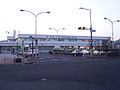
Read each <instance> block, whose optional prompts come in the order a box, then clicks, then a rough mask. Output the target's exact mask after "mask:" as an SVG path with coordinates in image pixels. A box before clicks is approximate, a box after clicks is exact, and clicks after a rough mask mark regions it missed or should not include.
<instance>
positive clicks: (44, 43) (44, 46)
mask: <svg viewBox="0 0 120 90" xmlns="http://www.w3.org/2000/svg"><path fill="white" fill-rule="evenodd" d="M13 35H14V34H13ZM110 39H111V38H110V37H98V36H93V47H94V48H95V49H104V48H109V45H110ZM89 41H90V36H70V35H35V34H18V36H17V37H16V36H13V37H12V36H8V37H7V40H5V41H1V42H0V52H1V53H14V52H15V51H16V50H17V51H20V50H21V46H24V47H25V46H29V47H31V45H33V46H34V47H35V46H36V44H37V46H38V49H39V51H40V50H50V49H53V48H54V47H55V46H59V47H61V48H79V47H89V46H90V42H89Z"/></svg>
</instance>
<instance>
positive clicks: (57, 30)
mask: <svg viewBox="0 0 120 90" xmlns="http://www.w3.org/2000/svg"><path fill="white" fill-rule="evenodd" d="M49 29H51V30H55V31H56V32H57V41H58V32H59V31H60V30H65V28H61V29H55V28H49Z"/></svg>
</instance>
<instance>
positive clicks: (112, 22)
mask: <svg viewBox="0 0 120 90" xmlns="http://www.w3.org/2000/svg"><path fill="white" fill-rule="evenodd" d="M104 19H105V20H108V21H109V22H110V23H111V28H112V49H114V48H115V47H114V31H113V24H114V23H115V22H120V20H115V21H111V20H110V19H108V18H106V17H105V18H104Z"/></svg>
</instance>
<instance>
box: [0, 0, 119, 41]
mask: <svg viewBox="0 0 120 90" xmlns="http://www.w3.org/2000/svg"><path fill="white" fill-rule="evenodd" d="M80 7H84V8H88V9H91V10H92V27H93V29H95V30H96V32H94V33H93V36H111V23H110V22H109V21H107V20H104V17H107V18H109V19H110V20H112V21H115V20H120V0H0V40H4V39H6V37H7V35H8V34H7V33H6V31H9V32H11V33H10V34H9V35H11V34H12V33H13V30H16V31H17V32H19V33H20V34H34V33H35V29H34V28H35V26H34V22H35V20H34V16H33V15H32V14H30V13H28V12H20V9H24V10H28V11H31V12H33V13H35V14H37V13H40V12H46V11H50V12H51V13H50V14H46V13H44V14H40V15H39V16H38V19H37V20H38V30H37V32H38V34H52V35H56V31H55V30H50V29H49V28H56V29H61V28H65V30H60V31H59V35H79V36H90V32H89V31H81V30H78V27H80V26H85V27H87V28H89V26H90V24H89V20H90V18H89V16H90V13H89V11H87V10H80V9H79V8H80ZM114 39H115V40H117V39H120V23H119V22H115V23H114Z"/></svg>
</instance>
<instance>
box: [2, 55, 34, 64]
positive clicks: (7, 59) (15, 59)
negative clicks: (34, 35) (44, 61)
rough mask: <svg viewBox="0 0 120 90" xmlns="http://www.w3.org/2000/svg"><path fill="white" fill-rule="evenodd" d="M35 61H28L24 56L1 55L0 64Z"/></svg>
mask: <svg viewBox="0 0 120 90" xmlns="http://www.w3.org/2000/svg"><path fill="white" fill-rule="evenodd" d="M33 61H34V60H31V61H29V60H27V59H26V58H23V57H22V56H17V55H11V54H0V64H17V63H30V62H33Z"/></svg>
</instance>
